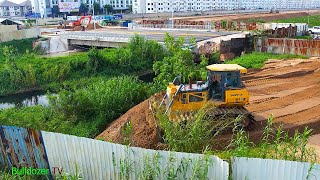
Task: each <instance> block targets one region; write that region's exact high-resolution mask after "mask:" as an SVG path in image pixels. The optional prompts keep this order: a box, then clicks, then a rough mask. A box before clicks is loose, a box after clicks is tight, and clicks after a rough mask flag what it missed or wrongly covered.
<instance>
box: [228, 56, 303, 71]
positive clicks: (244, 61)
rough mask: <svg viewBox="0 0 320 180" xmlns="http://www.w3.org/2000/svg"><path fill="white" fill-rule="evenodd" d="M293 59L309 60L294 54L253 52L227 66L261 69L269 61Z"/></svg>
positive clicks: (230, 62) (229, 61) (229, 62)
mask: <svg viewBox="0 0 320 180" xmlns="http://www.w3.org/2000/svg"><path fill="white" fill-rule="evenodd" d="M291 58H303V59H305V58H307V57H306V56H301V55H292V54H271V53H261V52H253V53H250V54H244V55H242V56H240V57H237V58H235V59H233V60H228V61H225V63H226V64H239V65H241V66H243V67H245V68H261V67H263V65H264V63H265V62H266V61H267V60H268V59H291Z"/></svg>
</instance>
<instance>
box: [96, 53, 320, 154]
mask: <svg viewBox="0 0 320 180" xmlns="http://www.w3.org/2000/svg"><path fill="white" fill-rule="evenodd" d="M243 80H244V84H245V86H246V88H247V89H248V91H249V93H250V98H251V99H250V105H248V106H247V107H246V108H247V109H248V110H249V111H250V112H252V114H253V115H254V117H255V119H256V123H255V125H254V126H253V129H250V131H249V134H250V138H251V139H252V140H253V141H258V140H259V139H260V137H261V135H262V132H263V128H264V126H265V124H266V119H267V118H268V117H270V115H271V114H272V115H273V118H274V120H273V121H274V122H275V124H276V125H280V124H281V125H283V127H284V129H285V130H287V131H288V132H289V133H290V134H293V133H294V131H295V130H301V131H302V130H303V129H304V128H305V126H308V127H309V128H311V129H313V133H314V134H320V58H310V59H292V60H269V61H268V62H267V63H266V64H265V66H264V67H263V68H262V69H250V70H249V71H248V73H247V74H246V75H245V76H244V77H243ZM161 98H162V94H156V95H155V96H153V97H151V98H150V99H157V100H159V101H161ZM150 99H147V100H145V101H144V102H142V103H140V104H138V105H137V106H135V107H133V108H132V109H131V110H129V111H128V112H127V113H126V114H124V115H123V116H121V117H120V118H119V119H117V120H116V121H114V122H113V123H111V124H110V125H109V126H108V127H107V129H106V130H105V131H104V132H103V133H101V134H100V135H99V136H98V137H100V138H101V137H102V138H104V139H105V140H108V141H112V142H117V143H122V142H123V137H122V136H121V127H122V126H123V125H124V124H125V123H126V122H128V121H129V120H130V121H131V123H132V125H133V133H132V135H131V137H130V139H131V145H132V146H139V147H144V148H152V149H163V147H164V146H163V145H162V144H161V143H160V141H161V138H160V135H159V128H158V127H157V124H156V121H155V118H154V116H153V113H152V110H151V108H150ZM230 137H231V134H230V135H223V136H220V137H218V138H217V148H219V147H221V148H222V147H224V146H225V145H226V143H227V142H228V141H229V140H230ZM317 137H320V136H315V138H313V139H318V140H319V139H320V138H317ZM314 141H315V140H312V139H311V143H312V142H314ZM313 144H314V143H313Z"/></svg>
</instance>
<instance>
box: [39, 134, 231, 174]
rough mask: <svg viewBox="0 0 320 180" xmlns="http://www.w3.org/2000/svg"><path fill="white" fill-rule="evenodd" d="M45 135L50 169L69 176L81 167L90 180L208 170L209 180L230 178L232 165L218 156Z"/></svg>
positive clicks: (80, 169)
mask: <svg viewBox="0 0 320 180" xmlns="http://www.w3.org/2000/svg"><path fill="white" fill-rule="evenodd" d="M42 134H43V139H44V142H45V145H46V151H47V154H48V159H49V163H50V166H51V167H52V168H53V167H61V168H63V171H65V172H68V173H74V172H75V169H76V166H78V169H79V171H80V173H81V176H82V177H83V178H84V179H86V180H87V179H94V180H99V179H120V178H122V179H140V178H142V177H146V176H149V175H154V176H156V179H167V177H168V174H169V173H171V174H175V175H177V177H178V178H179V179H185V178H192V177H194V178H195V176H196V175H197V176H201V175H203V174H205V172H206V170H208V173H207V178H208V179H218V180H227V179H228V176H229V166H228V163H227V162H225V161H223V160H221V159H219V158H218V157H215V156H208V157H206V156H204V155H201V154H189V153H179V152H169V151H156V150H149V149H143V148H137V147H127V146H124V145H120V144H113V143H109V142H104V141H99V140H93V139H88V138H82V137H76V136H70V135H64V134H59V133H51V132H42ZM181 162H183V163H181ZM187 162H188V163H187ZM206 163H208V166H206ZM183 165H184V166H183ZM186 165H188V166H186ZM206 167H207V168H206ZM201 173H203V174H201ZM144 179H148V178H144Z"/></svg>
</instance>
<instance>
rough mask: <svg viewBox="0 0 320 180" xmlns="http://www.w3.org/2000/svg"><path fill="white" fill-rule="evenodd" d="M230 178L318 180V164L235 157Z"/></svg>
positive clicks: (319, 169) (241, 179)
mask: <svg viewBox="0 0 320 180" xmlns="http://www.w3.org/2000/svg"><path fill="white" fill-rule="evenodd" d="M232 177H233V179H234V180H255V179H259V180H294V179H297V180H301V179H307V180H313V179H314V180H316V179H320V164H311V163H307V162H295V161H285V160H274V159H258V158H244V157H235V158H233V161H232Z"/></svg>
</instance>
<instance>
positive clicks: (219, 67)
mask: <svg viewBox="0 0 320 180" xmlns="http://www.w3.org/2000/svg"><path fill="white" fill-rule="evenodd" d="M207 69H208V70H210V71H240V73H247V69H246V68H244V67H242V66H240V65H238V64H212V65H209V66H207Z"/></svg>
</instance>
